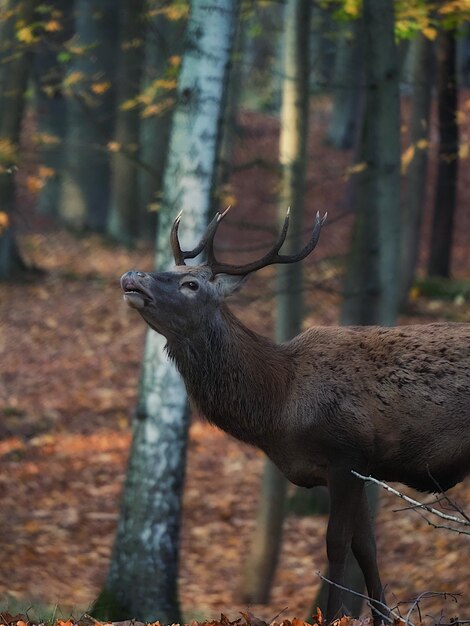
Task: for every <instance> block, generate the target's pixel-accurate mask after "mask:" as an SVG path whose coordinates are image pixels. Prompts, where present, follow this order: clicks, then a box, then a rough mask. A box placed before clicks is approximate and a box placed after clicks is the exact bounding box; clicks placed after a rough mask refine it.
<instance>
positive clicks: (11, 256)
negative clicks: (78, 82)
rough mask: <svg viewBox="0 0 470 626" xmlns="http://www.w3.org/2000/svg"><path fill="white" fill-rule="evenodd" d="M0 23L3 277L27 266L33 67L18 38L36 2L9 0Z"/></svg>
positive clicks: (0, 247)
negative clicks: (18, 229)
mask: <svg viewBox="0 0 470 626" xmlns="http://www.w3.org/2000/svg"><path fill="white" fill-rule="evenodd" d="M2 9H3V11H4V13H5V15H3V16H2V22H1V24H0V142H1V144H2V148H3V149H2V153H1V154H0V213H1V214H2V219H1V223H2V226H1V227H0V280H4V279H6V278H10V277H11V276H13V275H14V274H15V273H16V272H17V271H19V270H23V269H25V265H24V263H23V260H22V258H21V255H20V253H19V249H18V245H17V243H16V239H15V233H14V216H15V204H16V202H15V178H14V171H15V166H16V163H17V161H18V144H19V139H20V130H21V122H22V120H23V111H24V105H25V92H26V86H27V80H28V70H29V66H30V56H31V55H30V50H29V48H28V46H27V45H26V44H25V43H23V42H21V41H20V40H19V38H18V37H17V25H18V24H31V20H32V17H33V9H34V2H33V1H32V0H22V1H20V0H8V1H5V2H4V3H3V4H2Z"/></svg>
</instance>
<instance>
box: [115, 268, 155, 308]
mask: <svg viewBox="0 0 470 626" xmlns="http://www.w3.org/2000/svg"><path fill="white" fill-rule="evenodd" d="M138 275H139V273H138V272H128V273H127V274H124V275H123V276H122V277H121V288H122V290H123V292H124V296H123V298H124V301H125V302H127V304H128V305H129V306H131V307H133V308H134V309H143V308H144V307H145V306H147V304H150V302H151V301H152V297H151V294H150V293H149V292H148V291H147V289H146V288H145V287H144V286H141V285H140V281H139V280H136V276H138Z"/></svg>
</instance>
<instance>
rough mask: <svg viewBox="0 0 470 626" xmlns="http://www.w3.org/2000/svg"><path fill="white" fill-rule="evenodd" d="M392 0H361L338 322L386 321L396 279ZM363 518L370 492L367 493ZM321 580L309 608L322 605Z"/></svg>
mask: <svg viewBox="0 0 470 626" xmlns="http://www.w3.org/2000/svg"><path fill="white" fill-rule="evenodd" d="M394 26H395V24H394V13H393V0H364V5H363V28H364V59H365V75H366V93H365V103H364V117H363V122H362V124H363V127H362V131H361V135H360V145H359V148H358V155H359V156H358V162H359V163H360V164H362V167H363V170H362V171H361V172H360V174H358V175H357V178H356V180H355V181H354V182H353V185H354V186H355V189H354V191H355V193H354V194H353V198H354V200H353V201H354V208H355V212H356V223H355V226H354V232H353V241H352V246H351V251H350V254H349V259H348V268H347V271H346V277H345V291H344V301H343V307H342V312H341V323H342V324H354V325H358V324H363V325H366V324H381V325H386V326H388V325H392V324H394V322H395V320H396V315H397V312H398V305H399V290H398V286H399V284H400V255H399V250H400V215H401V212H400V192H399V190H400V107H399V72H398V63H397V53H396V47H395V39H394ZM367 493H368V500H369V508H370V512H371V515H372V516H374V514H375V510H376V508H377V502H378V496H377V492H376V491H375V492H374V491H373V490H368V491H367ZM345 586H346V587H347V588H349V589H353V590H356V591H361V592H362V591H363V588H364V580H363V576H362V573H361V571H360V569H359V566H358V564H357V562H356V560H355V559H354V558H353V557H352V555H351V556H350V558H349V561H348V562H347V565H346V572H345ZM327 591H328V589H327V585H326V584H323V585H322V588H321V590H320V593H319V596H318V598H317V600H316V602H315V605H314V606H315V607H316V606H318V605H320V606H324V603H323V602H324V599H325V597H326V595H327ZM343 602H344V610H345V612H351V613H352V614H353V615H355V614H358V613H359V612H360V609H361V605H362V600H361V599H360V598H359V599H358V598H357V597H355V596H353V595H352V594H344V598H343Z"/></svg>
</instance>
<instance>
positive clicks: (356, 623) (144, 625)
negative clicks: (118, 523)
mask: <svg viewBox="0 0 470 626" xmlns="http://www.w3.org/2000/svg"><path fill="white" fill-rule="evenodd" d="M240 615H241V618H240V617H239V618H237V619H234V620H230V619H229V618H228V617H227V616H226V615H224V614H223V613H221V615H220V619H218V620H210V621H196V620H193V621H192V622H190V623H189V624H184V625H183V624H171V625H170V626H312V624H313V625H315V626H323V625H324V622H323V617H322V614H321V611H320V610H319V609H317V613H316V614H315V615H314V616H313V618H314V619H313V622H312V624H310V623H309V622H306V621H304V620H301V619H298V618H296V617H294V618H293V619H292V620H289V619H283V620H282V621H276V620H277V619H278V617H279V615H277V616H276V617H275V618H274V619H272V620H269V621H266V620H264V619H262V618H260V617H257V616H256V615H254V614H253V613H251V612H247V613H240ZM319 620H320V621H319ZM370 623H371V620H370V619H369V618H365V619H362V620H357V619H353V618H351V617H347V616H344V617H342V618H341V619H339V620H336V621H335V622H333V625H332V626H366V625H368V624H370ZM0 624H2V625H3V626H44V624H43V623H40V622H39V623H38V622H37V621H31V620H30V619H29V617H28V616H27V615H24V614H22V613H19V614H17V615H10V613H8V612H3V613H0ZM91 625H93V626H164V625H163V624H162V623H161V622H160V621H156V622H139V621H137V620H134V619H129V620H123V621H121V622H100V621H99V620H96V619H95V618H94V617H92V616H91V615H88V614H86V613H85V614H84V615H83V616H82V617H80V618H79V619H77V620H74V619H68V620H61V619H59V620H56V621H55V622H51V624H50V625H49V626H91Z"/></svg>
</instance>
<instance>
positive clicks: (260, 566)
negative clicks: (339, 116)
mask: <svg viewBox="0 0 470 626" xmlns="http://www.w3.org/2000/svg"><path fill="white" fill-rule="evenodd" d="M310 10H311V3H310V0H289V1H288V2H287V4H286V9H285V11H286V12H285V24H286V34H285V45H284V80H283V90H282V106H281V136H280V161H281V165H282V171H283V175H282V182H281V193H280V197H279V217H280V218H282V219H283V218H284V217H285V211H286V207H288V206H290V207H291V225H290V231H289V232H290V237H289V239H288V241H287V242H286V246H285V249H286V252H287V253H288V254H289V253H292V252H294V251H295V252H297V251H298V250H300V249H301V248H302V230H303V197H304V183H305V169H306V154H307V140H308V104H309V98H308V94H309V83H308V78H309V36H310V29H309V26H310ZM302 278H303V275H302V265H301V264H300V263H296V264H292V265H281V266H279V267H278V268H277V289H278V294H277V301H276V340H277V341H278V342H282V341H287V340H289V339H292V337H294V336H295V335H297V334H298V333H299V332H300V330H301V325H302V318H303V306H302V304H303V302H302V286H303V285H302V282H303V281H302ZM286 492H287V481H286V479H285V477H284V476H283V475H282V474H281V472H280V471H279V470H278V469H277V467H276V466H275V465H274V464H273V463H272V462H271V461H269V460H267V461H266V465H265V470H264V478H263V482H262V488H261V496H260V500H261V503H260V507H259V510H258V516H257V520H256V527H255V532H254V536H253V539H252V547H251V550H250V554H249V557H248V560H247V562H246V564H245V565H244V567H243V579H242V583H241V589H240V595H241V599H242V601H244V602H254V603H264V602H267V601H268V599H269V593H270V589H271V584H272V580H273V577H274V573H275V569H276V565H277V561H278V556H279V551H280V547H281V541H282V525H283V521H284V512H285V504H286Z"/></svg>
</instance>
